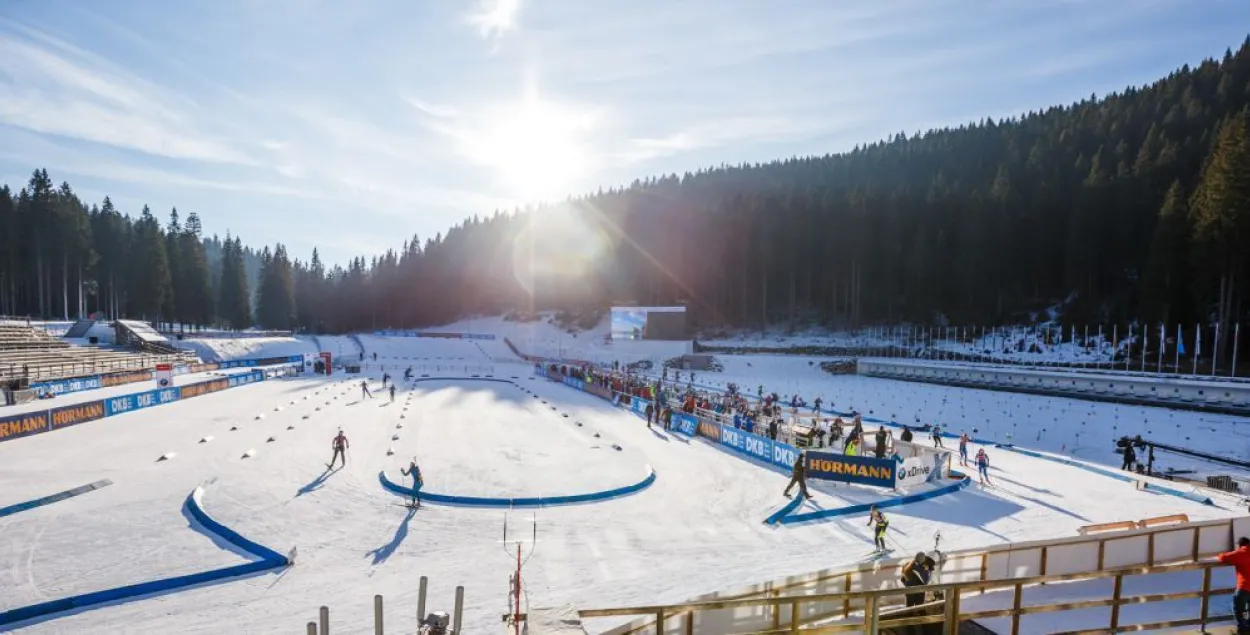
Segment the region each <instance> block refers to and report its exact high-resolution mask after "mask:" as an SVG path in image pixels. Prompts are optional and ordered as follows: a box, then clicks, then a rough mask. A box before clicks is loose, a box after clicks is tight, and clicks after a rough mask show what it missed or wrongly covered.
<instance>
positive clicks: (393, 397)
mask: <svg viewBox="0 0 1250 635" xmlns="http://www.w3.org/2000/svg"><path fill="white" fill-rule="evenodd" d="M391 403H395V384H391Z"/></svg>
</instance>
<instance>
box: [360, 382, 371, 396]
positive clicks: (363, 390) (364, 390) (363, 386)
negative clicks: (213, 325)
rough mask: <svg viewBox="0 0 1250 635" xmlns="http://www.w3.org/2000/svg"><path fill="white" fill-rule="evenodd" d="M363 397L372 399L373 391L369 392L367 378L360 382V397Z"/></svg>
mask: <svg viewBox="0 0 1250 635" xmlns="http://www.w3.org/2000/svg"><path fill="white" fill-rule="evenodd" d="M365 397H368V398H370V399H373V393H371V392H369V382H368V381H367V380H366V381H362V382H360V398H361V399H364V398H365Z"/></svg>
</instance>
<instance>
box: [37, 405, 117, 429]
mask: <svg viewBox="0 0 1250 635" xmlns="http://www.w3.org/2000/svg"><path fill="white" fill-rule="evenodd" d="M104 417H105V412H104V400H100V401H89V402H87V403H80V404H74V405H72V406H62V407H60V408H53V409H51V410H49V411H48V419H49V420H51V422H52V425H51V428H50V429H52V430H57V429H60V428H67V427H69V426H74V425H78V424H80V423H86V422H88V421H95V420H96V419H103V418H104Z"/></svg>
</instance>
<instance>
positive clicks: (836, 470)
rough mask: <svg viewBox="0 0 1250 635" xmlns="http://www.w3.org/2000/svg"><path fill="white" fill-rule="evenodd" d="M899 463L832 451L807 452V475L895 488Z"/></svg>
mask: <svg viewBox="0 0 1250 635" xmlns="http://www.w3.org/2000/svg"><path fill="white" fill-rule="evenodd" d="M897 465H898V464H897V463H896V462H895V461H894V460H893V459H878V458H874V457H867V456H846V455H843V454H834V453H832V452H815V451H808V453H807V476H808V477H809V478H820V479H825V480H829V481H843V482H846V483H861V484H864V485H874V486H876V487H888V488H893V487H894V486H895V484H896V481H897V479H896V477H895V469H896V467H897Z"/></svg>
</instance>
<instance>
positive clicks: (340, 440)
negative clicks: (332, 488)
mask: <svg viewBox="0 0 1250 635" xmlns="http://www.w3.org/2000/svg"><path fill="white" fill-rule="evenodd" d="M330 445H331V447H333V448H334V456H332V457H330V464H329V465H328V466H326V467H329V468H330V469H334V462H335V461H337V460H338V458H339V457H340V456H341V457H343V467H347V448H349V447H351V444H350V443H348V442H347V436H346V435H344V434H343V429H342V428H339V433H338V435H337V436H335V437H334V441H333V442H331V444H330Z"/></svg>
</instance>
